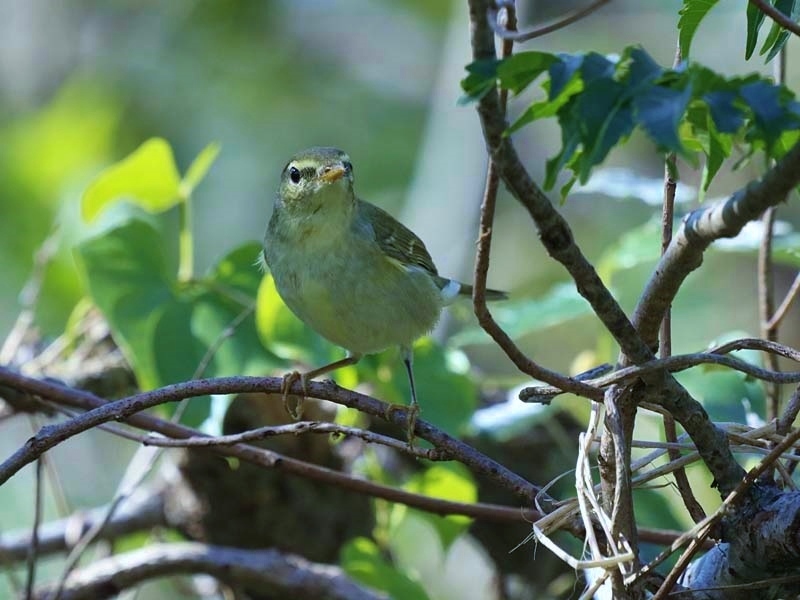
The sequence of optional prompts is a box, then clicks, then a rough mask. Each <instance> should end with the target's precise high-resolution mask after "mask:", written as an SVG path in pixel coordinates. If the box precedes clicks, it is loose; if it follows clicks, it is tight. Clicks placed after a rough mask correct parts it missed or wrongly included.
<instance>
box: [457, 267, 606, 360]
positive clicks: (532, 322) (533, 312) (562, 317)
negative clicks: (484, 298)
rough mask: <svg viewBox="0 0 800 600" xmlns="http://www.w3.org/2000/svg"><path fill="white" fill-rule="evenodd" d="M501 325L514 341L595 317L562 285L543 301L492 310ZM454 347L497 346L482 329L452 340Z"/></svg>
mask: <svg viewBox="0 0 800 600" xmlns="http://www.w3.org/2000/svg"><path fill="white" fill-rule="evenodd" d="M492 314H493V315H494V318H495V320H496V321H497V322H498V324H499V325H500V326H501V327H502V328H503V329H504V330H505V332H506V333H508V335H509V336H511V338H513V339H519V338H521V337H523V336H525V335H530V334H533V333H538V332H540V331H542V330H544V329H548V328H550V327H555V326H556V325H561V324H562V323H567V322H569V321H572V320H573V319H577V318H579V317H583V316H587V315H590V314H592V309H591V306H590V305H589V303H588V302H587V301H586V300H585V299H584V298H583V297H582V296H581V295H580V294H578V291H577V290H576V289H575V285H574V284H572V283H559V284H556V285H554V286H553V287H552V288H550V290H549V291H548V292H547V293H546V294H544V295H543V296H541V297H539V298H527V299H525V300H510V301H507V302H503V303H502V306H501V305H499V304H498V305H497V306H495V307H493V308H492ZM449 343H450V345H452V346H454V347H461V346H467V345H471V344H487V343H493V342H492V340H491V338H490V337H489V336H488V335H486V332H485V331H483V329H481V328H480V327H477V326H476V327H472V328H469V329H465V330H463V331H460V332H459V333H457V334H456V335H454V336H453V337H452V338H450V340H449Z"/></svg>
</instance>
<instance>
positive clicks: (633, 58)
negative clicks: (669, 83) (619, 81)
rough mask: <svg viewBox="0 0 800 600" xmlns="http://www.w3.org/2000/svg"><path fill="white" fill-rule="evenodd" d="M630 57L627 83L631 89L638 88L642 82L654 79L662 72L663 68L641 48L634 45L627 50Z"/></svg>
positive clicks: (646, 82)
mask: <svg viewBox="0 0 800 600" xmlns="http://www.w3.org/2000/svg"><path fill="white" fill-rule="evenodd" d="M628 55H629V57H630V74H629V75H628V85H629V87H630V88H631V89H632V90H636V89H638V88H639V87H640V86H642V85H643V84H648V83H650V82H652V81H655V80H656V79H658V78H659V77H661V75H663V74H664V68H663V67H662V66H661V65H659V64H658V63H657V62H656V61H655V60H653V57H652V56H650V55H649V54H648V53H647V52H645V51H644V50H643V49H642V48H640V47H638V46H636V47H633V48H631V49H630V51H629V52H628Z"/></svg>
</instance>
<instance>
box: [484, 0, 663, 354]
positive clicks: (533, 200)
mask: <svg viewBox="0 0 800 600" xmlns="http://www.w3.org/2000/svg"><path fill="white" fill-rule="evenodd" d="M469 8H470V20H471V22H472V57H473V60H475V61H483V60H494V59H496V55H495V44H494V33H493V31H492V29H491V27H490V26H489V22H488V19H487V18H486V15H487V11H488V9H489V0H470V1H469ZM478 115H479V117H480V120H481V126H482V127H483V137H484V139H485V140H486V145H487V150H488V152H489V156H490V158H491V160H492V162H493V163H494V164H495V165H496V167H497V171H498V174H499V175H500V178H501V179H502V180H503V181H504V182H505V184H506V186H507V187H508V189H509V191H510V192H511V193H512V195H513V196H514V197H515V198H516V199H517V200H518V201H519V202H520V204H522V206H523V207H524V208H525V209H526V210H527V211H528V214H529V215H530V216H531V218H532V219H533V221H534V223H535V225H536V228H537V230H538V233H539V238H540V239H541V242H542V244H543V245H544V247H545V249H546V250H547V252H548V254H549V255H550V256H551V257H552V258H554V259H555V260H557V261H558V262H559V263H561V264H562V265H563V266H564V268H565V269H566V270H567V271H568V272H569V274H570V275H571V276H572V279H573V280H574V281H575V285H576V287H577V289H578V292H579V293H580V295H581V296H583V297H584V298H586V300H587V301H588V302H589V304H590V305H591V307H592V309H593V310H594V312H595V314H596V315H597V316H598V318H599V319H600V320H601V321H602V322H603V325H605V327H606V329H607V330H608V331H609V332H610V333H611V335H612V336H614V339H615V340H616V341H617V343H618V344H619V345H620V348H621V349H622V351H623V353H624V354H625V355H626V356H627V357H628V358H629V359H630V360H631V361H632V362H634V363H639V362H645V361H647V360H650V359H651V358H653V353H652V351H651V350H650V348H649V347H647V346H646V345H645V344H644V343H643V342H642V340H641V338H640V337H639V335H638V333H637V332H636V329H635V328H634V327H633V325H632V323H631V321H630V320H629V319H628V317H627V315H626V314H625V312H624V311H623V310H622V308H621V307H620V305H619V304H618V303H617V301H616V300H615V299H614V297H613V296H612V295H611V292H610V291H609V290H608V288H607V287H606V286H605V284H604V283H603V282H602V280H601V279H600V277H599V276H598V274H597V272H596V271H595V269H594V266H592V264H591V263H590V262H589V261H588V260H587V259H586V257H585V256H584V254H583V253H582V251H581V250H580V248H579V247H578V245H577V244H576V243H575V239H574V237H573V235H572V230H571V229H570V227H569V224H568V223H567V221H566V220H565V219H564V217H563V216H562V215H561V214H560V213H559V212H558V211H557V210H556V209H555V208H554V207H553V205H552V203H551V202H550V200H549V199H548V198H547V196H546V195H545V194H544V192H542V190H541V189H540V188H539V187H538V186H537V185H536V183H535V182H534V181H533V180H532V179H531V177H530V175H529V174H528V172H527V171H526V170H525V167H524V166H523V164H522V162H521V161H520V159H519V156H518V155H517V152H516V150H515V148H514V146H513V144H512V143H511V138H510V137H509V136H506V135H505V131H506V128H507V123H506V120H505V117H504V114H503V110H502V106H501V104H500V97H499V95H498V93H497V90H496V89H492V90H490V91H489V92H488V93H487V94H485V95H484V96H483V97H482V98H481V99H480V100H479V102H478Z"/></svg>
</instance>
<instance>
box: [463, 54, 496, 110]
mask: <svg viewBox="0 0 800 600" xmlns="http://www.w3.org/2000/svg"><path fill="white" fill-rule="evenodd" d="M498 64H500V61H499V60H497V59H494V58H493V59H489V60H478V61H475V62H473V63H470V64H468V65H467V67H466V69H467V72H468V73H469V75H467V76H466V77H465V78H464V79H462V80H461V89H463V90H464V94H465V95H464V96H462V97H461V98H459V100H458V104H459V105H465V104H468V103H470V102H475V101H477V100H480V99H481V98H483V96H485V95H486V94H487V92H489V91H490V90H491V89H492V88H494V86H495V82H496V80H497V65H498Z"/></svg>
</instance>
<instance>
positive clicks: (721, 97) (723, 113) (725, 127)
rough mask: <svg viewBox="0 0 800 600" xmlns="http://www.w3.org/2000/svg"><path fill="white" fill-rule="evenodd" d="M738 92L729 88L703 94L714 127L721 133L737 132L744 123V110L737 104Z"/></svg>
mask: <svg viewBox="0 0 800 600" xmlns="http://www.w3.org/2000/svg"><path fill="white" fill-rule="evenodd" d="M738 97H739V96H738V94H736V93H735V92H732V91H728V90H720V91H718V92H709V93H708V94H706V95H704V96H703V101H704V102H705V103H706V104H707V105H708V110H709V113H710V114H711V119H712V120H713V121H714V127H715V128H716V129H717V131H719V132H720V133H735V132H737V131H739V128H740V127H741V126H742V125H743V124H744V111H742V109H741V108H739V107H738V106H736V104H735V102H736V100H737V99H738Z"/></svg>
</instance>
